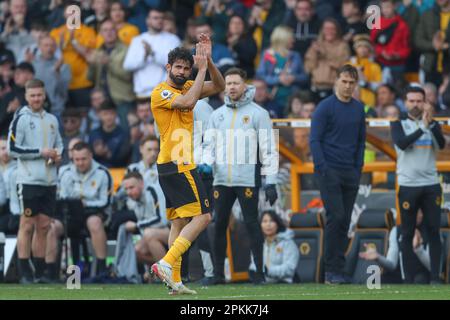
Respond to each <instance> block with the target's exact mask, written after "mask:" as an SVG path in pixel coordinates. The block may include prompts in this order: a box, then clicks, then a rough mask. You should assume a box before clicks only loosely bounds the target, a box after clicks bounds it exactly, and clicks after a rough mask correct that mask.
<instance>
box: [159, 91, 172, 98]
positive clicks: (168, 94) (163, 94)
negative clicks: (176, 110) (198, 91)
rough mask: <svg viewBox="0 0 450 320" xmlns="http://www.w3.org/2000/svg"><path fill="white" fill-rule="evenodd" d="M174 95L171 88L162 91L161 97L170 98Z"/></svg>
mask: <svg viewBox="0 0 450 320" xmlns="http://www.w3.org/2000/svg"><path fill="white" fill-rule="evenodd" d="M172 96H173V93H172V92H171V91H170V90H163V91H162V92H161V97H162V98H163V99H170V97H172Z"/></svg>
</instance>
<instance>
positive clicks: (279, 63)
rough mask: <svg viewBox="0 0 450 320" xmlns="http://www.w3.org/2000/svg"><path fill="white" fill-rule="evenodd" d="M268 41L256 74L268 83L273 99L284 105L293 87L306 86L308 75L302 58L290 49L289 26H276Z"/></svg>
mask: <svg viewBox="0 0 450 320" xmlns="http://www.w3.org/2000/svg"><path fill="white" fill-rule="evenodd" d="M270 41H271V44H270V48H269V49H267V50H266V51H264V53H263V55H262V58H261V62H260V65H259V67H258V70H257V72H256V75H257V76H258V77H259V78H262V79H264V81H265V82H266V83H267V84H268V85H269V90H270V94H271V96H272V97H273V99H274V100H275V101H276V102H277V103H278V104H280V105H282V106H285V105H286V103H287V100H288V97H289V96H290V95H291V93H292V92H293V91H294V90H295V89H298V88H303V87H306V86H307V84H308V79H309V77H308V75H307V74H306V73H305V71H304V70H303V61H302V58H301V57H300V55H299V54H298V53H297V52H295V51H293V50H292V49H291V48H292V45H293V42H294V36H293V33H292V30H291V29H290V28H288V27H285V26H278V27H276V28H275V30H274V31H273V33H272V36H271V39H270Z"/></svg>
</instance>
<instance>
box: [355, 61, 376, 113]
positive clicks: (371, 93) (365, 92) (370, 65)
mask: <svg viewBox="0 0 450 320" xmlns="http://www.w3.org/2000/svg"><path fill="white" fill-rule="evenodd" d="M348 63H350V64H351V65H353V66H354V67H356V68H360V69H361V70H362V73H363V75H364V77H365V78H366V82H367V85H366V87H364V88H363V87H361V90H360V99H361V101H362V102H363V103H364V104H366V105H369V106H371V107H373V106H375V103H376V101H375V89H376V87H377V86H378V85H379V84H380V83H381V80H382V71H381V67H380V65H379V64H378V63H376V62H374V61H372V60H371V59H368V58H358V57H356V56H354V57H351V58H350V61H349V62H348ZM360 80H361V79H360Z"/></svg>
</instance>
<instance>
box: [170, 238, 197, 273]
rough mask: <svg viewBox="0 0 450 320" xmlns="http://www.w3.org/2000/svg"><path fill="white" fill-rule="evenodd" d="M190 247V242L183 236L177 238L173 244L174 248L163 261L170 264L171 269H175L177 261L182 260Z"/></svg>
mask: <svg viewBox="0 0 450 320" xmlns="http://www.w3.org/2000/svg"><path fill="white" fill-rule="evenodd" d="M190 246H191V242H190V241H189V240H186V239H185V238H183V237H181V236H180V237H178V238H176V239H175V241H174V242H173V245H172V247H171V248H170V250H169V251H168V252H167V254H166V255H165V256H164V258H163V260H164V261H165V262H167V263H168V264H170V266H171V267H173V266H174V265H175V262H177V260H178V259H179V258H181V256H182V255H183V253H185V252H186V251H187V250H188V249H189V247H190ZM180 262H181V260H180Z"/></svg>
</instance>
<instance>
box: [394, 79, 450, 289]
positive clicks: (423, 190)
mask: <svg viewBox="0 0 450 320" xmlns="http://www.w3.org/2000/svg"><path fill="white" fill-rule="evenodd" d="M405 106H406V108H407V109H408V114H407V116H404V117H403V118H401V119H399V120H397V121H395V122H392V123H391V133H392V140H393V141H394V144H395V150H396V151H397V178H398V185H399V190H398V195H397V196H398V204H399V207H400V215H401V221H402V222H401V233H402V242H401V246H400V248H401V251H402V260H403V267H404V269H405V282H406V283H413V281H414V276H415V272H414V270H415V269H414V252H413V245H412V240H413V237H414V230H415V228H416V216H417V211H418V209H419V208H421V209H422V211H423V215H424V227H425V228H427V231H428V232H427V234H428V236H429V245H430V260H431V275H430V277H431V283H439V282H440V279H439V271H440V270H439V269H440V258H441V239H440V233H439V227H440V217H441V202H442V188H441V185H440V183H439V177H438V173H437V169H436V153H437V151H438V150H439V149H443V148H444V146H445V139H444V136H443V135H442V132H441V127H440V126H439V123H437V122H436V121H434V120H433V118H432V111H431V109H432V107H431V105H429V104H427V103H425V91H424V90H423V89H422V88H420V87H410V88H408V89H407V90H406V94H405Z"/></svg>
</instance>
